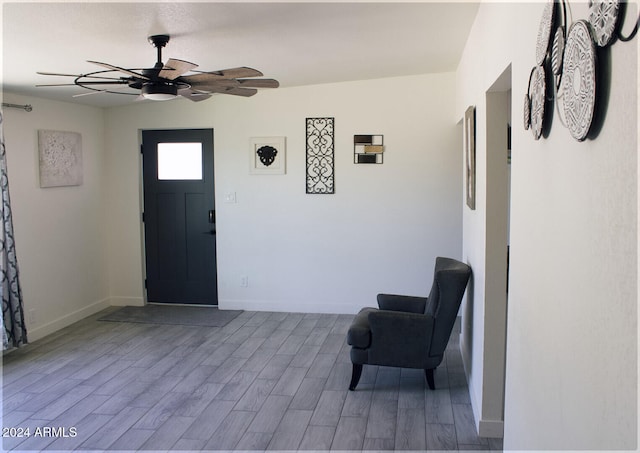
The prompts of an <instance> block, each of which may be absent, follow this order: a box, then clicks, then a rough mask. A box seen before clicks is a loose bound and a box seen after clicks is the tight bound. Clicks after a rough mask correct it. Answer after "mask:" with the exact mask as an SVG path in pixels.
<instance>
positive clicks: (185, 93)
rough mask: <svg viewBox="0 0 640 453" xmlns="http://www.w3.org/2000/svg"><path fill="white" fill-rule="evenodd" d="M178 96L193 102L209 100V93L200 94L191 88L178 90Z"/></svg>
mask: <svg viewBox="0 0 640 453" xmlns="http://www.w3.org/2000/svg"><path fill="white" fill-rule="evenodd" d="M178 94H179V95H180V96H182V97H184V98H187V99H189V100H190V101H193V102H200V101H204V100H205V99H209V98H210V97H211V95H210V94H209V93H200V92H199V91H195V90H192V89H191V88H183V89H182V90H178Z"/></svg>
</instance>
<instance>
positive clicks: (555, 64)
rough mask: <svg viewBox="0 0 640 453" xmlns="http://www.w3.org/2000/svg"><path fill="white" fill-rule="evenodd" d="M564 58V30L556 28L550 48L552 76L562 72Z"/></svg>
mask: <svg viewBox="0 0 640 453" xmlns="http://www.w3.org/2000/svg"><path fill="white" fill-rule="evenodd" d="M563 56H564V28H562V27H558V28H557V29H556V34H555V36H554V37H553V45H552V46H551V69H552V70H553V74H554V75H560V73H561V72H562V57H563Z"/></svg>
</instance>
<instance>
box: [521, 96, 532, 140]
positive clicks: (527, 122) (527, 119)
mask: <svg viewBox="0 0 640 453" xmlns="http://www.w3.org/2000/svg"><path fill="white" fill-rule="evenodd" d="M523 110H524V111H523V113H524V130H525V131H526V130H528V129H529V128H530V127H531V98H529V95H528V94H525V95H524V109H523Z"/></svg>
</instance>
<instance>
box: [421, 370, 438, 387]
mask: <svg viewBox="0 0 640 453" xmlns="http://www.w3.org/2000/svg"><path fill="white" fill-rule="evenodd" d="M433 370H434V369H433V368H431V369H429V370H424V374H425V375H426V376H427V384H428V385H429V388H430V389H431V390H435V389H436V385H435V383H434V381H433Z"/></svg>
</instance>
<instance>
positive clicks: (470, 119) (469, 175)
mask: <svg viewBox="0 0 640 453" xmlns="http://www.w3.org/2000/svg"><path fill="white" fill-rule="evenodd" d="M463 142H464V156H465V167H466V170H467V171H466V177H465V185H466V187H467V190H466V192H467V206H469V209H472V210H474V209H476V108H475V107H474V106H470V107H469V108H468V109H467V111H466V112H465V113H464V137H463Z"/></svg>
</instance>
